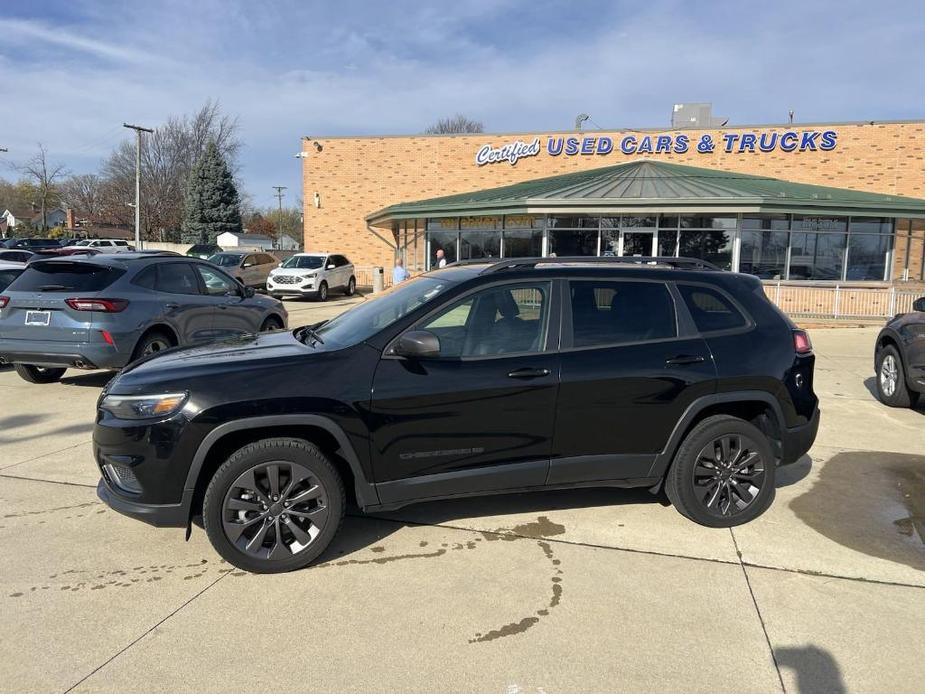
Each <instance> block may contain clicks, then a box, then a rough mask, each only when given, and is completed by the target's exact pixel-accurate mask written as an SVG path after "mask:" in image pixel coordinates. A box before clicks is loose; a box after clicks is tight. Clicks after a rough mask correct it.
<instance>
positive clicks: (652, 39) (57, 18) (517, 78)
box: [0, 0, 925, 205]
mask: <svg viewBox="0 0 925 694" xmlns="http://www.w3.org/2000/svg"><path fill="white" fill-rule="evenodd" d="M923 44H925V22H923V21H922V11H921V6H920V5H919V3H917V2H913V1H906V2H876V3H871V2H852V1H851V0H845V1H843V2H811V1H810V0H806V1H804V2H790V1H789V0H778V1H777V2H773V3H768V2H751V1H750V0H740V1H739V2H712V3H711V2H691V1H690V0H687V1H685V2H674V1H663V0H649V1H648V2H616V1H614V2H593V1H585V2H580V3H579V2H548V1H545V0H527V1H520V0H493V1H492V0H454V1H453V2H441V3H427V2H423V1H417V2H415V1H411V2H409V1H406V0H390V1H388V2H381V1H380V2H355V1H353V0H339V1H338V2H308V1H303V2H298V1H289V0H280V1H278V2H266V3H264V2H257V1H256V0H250V1H237V0H228V1H226V2H217V1H213V0H184V1H182V2H180V1H172V0H171V1H166V2H157V1H156V0H151V1H149V2H144V3H125V2H108V1H107V0H89V1H88V0H67V1H63V0H62V1H60V2H59V1H57V0H55V1H45V2H43V1H41V0H38V1H36V0H33V2H19V1H15V2H14V1H11V0H0V96H2V102H3V104H4V105H3V106H2V109H0V147H7V148H9V150H10V151H9V153H8V154H0V157H3V158H4V159H6V160H7V161H8V162H9V161H13V162H15V161H18V160H22V159H26V158H28V156H30V155H31V154H32V153H33V152H34V150H35V143H36V142H38V141H41V142H43V143H44V144H45V145H46V146H47V147H48V149H49V153H50V157H51V158H52V159H53V160H55V161H61V162H64V163H65V164H66V165H67V166H68V167H69V168H70V169H71V170H72V171H74V172H85V171H94V170H96V168H97V167H98V165H99V162H100V160H101V159H102V158H103V157H105V156H106V154H107V153H108V152H109V151H110V149H111V148H112V147H113V146H114V145H115V144H116V143H118V141H119V140H120V139H121V138H124V137H125V136H126V134H127V131H125V130H124V129H123V128H122V127H121V124H122V122H123V121H128V122H136V123H141V124H144V125H149V126H153V127H156V126H157V125H158V124H159V123H161V122H163V121H164V120H165V119H166V118H167V117H168V116H170V115H172V114H180V113H186V112H190V111H194V110H195V109H197V108H198V107H199V106H201V105H202V104H203V103H204V102H205V101H206V100H207V99H209V98H212V99H217V100H219V101H220V103H221V104H222V106H223V108H224V109H225V110H226V111H227V112H229V113H231V114H233V115H236V116H238V117H239V119H240V125H241V134H242V136H243V139H244V143H245V149H244V151H243V152H242V156H241V162H240V163H241V176H242V178H243V181H244V185H245V188H246V190H247V192H248V193H249V194H250V196H251V198H252V200H253V202H254V203H255V204H257V205H268V204H271V203H273V202H275V200H274V198H273V197H272V194H273V191H272V189H271V188H270V186H272V185H287V186H289V191H287V192H288V193H289V195H290V197H289V199H288V201H289V202H293V201H294V198H295V195H296V194H297V190H298V186H299V182H300V177H301V173H300V163H299V161H298V160H296V159H294V158H293V154H295V153H296V152H297V151H298V150H299V147H300V144H299V138H300V137H301V136H302V135H312V136H317V135H332V134H378V133H384V134H396V133H416V132H420V131H421V130H422V129H423V128H424V127H425V126H426V125H428V124H429V123H430V122H432V121H433V120H435V119H436V118H439V117H441V116H445V115H452V114H454V113H457V112H462V113H465V114H467V115H468V116H470V117H473V118H476V119H479V120H482V121H483V122H484V123H485V126H486V129H487V130H488V131H489V132H505V131H508V132H509V131H518V130H565V129H568V128H570V127H572V124H573V122H574V117H575V115H576V114H577V113H580V112H586V113H589V114H591V117H592V119H593V121H594V122H595V123H597V124H598V125H600V126H601V127H603V128H615V129H616V128H621V127H644V126H648V127H658V126H663V125H664V126H667V124H668V122H669V118H670V113H671V106H672V104H674V103H676V102H681V101H712V102H713V104H714V112H716V113H717V114H719V115H723V116H726V117H728V118H729V119H730V123H732V124H735V123H769V122H782V121H784V120H786V117H787V111H788V109H790V108H793V109H794V111H795V112H796V120H797V121H803V122H810V121H842V120H877V119H903V118H913V119H917V118H925V70H923V67H925V58H923V54H922V46H923ZM5 175H7V176H9V175H10V174H9V172H6V174H5Z"/></svg>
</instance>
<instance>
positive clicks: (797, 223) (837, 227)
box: [792, 214, 848, 232]
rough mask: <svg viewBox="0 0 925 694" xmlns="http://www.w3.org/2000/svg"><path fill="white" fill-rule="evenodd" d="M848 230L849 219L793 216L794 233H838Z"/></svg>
mask: <svg viewBox="0 0 925 694" xmlns="http://www.w3.org/2000/svg"><path fill="white" fill-rule="evenodd" d="M847 228H848V218H847V217H804V216H802V215H798V214H795V215H793V227H792V229H793V230H794V231H837V232H843V231H845V230H846V229H847Z"/></svg>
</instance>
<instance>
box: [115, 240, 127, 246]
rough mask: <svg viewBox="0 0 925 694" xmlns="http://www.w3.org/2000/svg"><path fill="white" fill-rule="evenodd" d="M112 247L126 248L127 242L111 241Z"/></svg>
mask: <svg viewBox="0 0 925 694" xmlns="http://www.w3.org/2000/svg"><path fill="white" fill-rule="evenodd" d="M113 245H115V246H120V247H121V246H128V241H113Z"/></svg>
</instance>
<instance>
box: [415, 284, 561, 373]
mask: <svg viewBox="0 0 925 694" xmlns="http://www.w3.org/2000/svg"><path fill="white" fill-rule="evenodd" d="M549 292H550V285H549V283H547V282H543V283H539V284H525V285H513V286H511V285H508V286H504V287H494V288H492V289H486V290H484V291H481V292H477V293H476V294H473V295H471V296H469V297H466V298H465V299H463V300H462V301H459V302H457V303H455V304H453V305H451V306H450V307H448V308H447V309H445V310H443V311H441V312H440V313H439V314H438V315H437V316H435V317H433V318H430V319H428V320H427V321H426V322H425V323H423V324H422V325H420V326H418V328H419V329H421V330H429V331H430V332H432V333H434V334H435V335H436V336H437V337H438V338H439V339H440V356H441V357H447V358H457V357H480V356H483V357H488V356H496V355H500V354H517V353H522V352H541V351H542V350H543V347H544V345H545V343H546V330H547V325H548V323H549V296H550V294H549Z"/></svg>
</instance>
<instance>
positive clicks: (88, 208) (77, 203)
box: [61, 173, 106, 220]
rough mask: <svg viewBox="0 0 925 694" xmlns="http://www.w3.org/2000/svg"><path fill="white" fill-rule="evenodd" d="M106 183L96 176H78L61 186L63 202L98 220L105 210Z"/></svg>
mask: <svg viewBox="0 0 925 694" xmlns="http://www.w3.org/2000/svg"><path fill="white" fill-rule="evenodd" d="M105 183H106V182H105V181H104V180H103V179H102V178H100V177H99V176H97V175H96V174H92V173H90V174H77V175H76V176H71V177H70V178H68V179H67V180H65V181H64V183H62V184H61V200H62V202H63V203H64V204H65V205H67V206H68V207H70V208H73V209H74V210H75V211H77V212H80V213H82V214H85V215H87V216H88V217H90V218H91V219H94V220H97V219H98V218H99V217H100V213H101V212H102V208H103V196H104V194H105V190H104V188H105Z"/></svg>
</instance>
